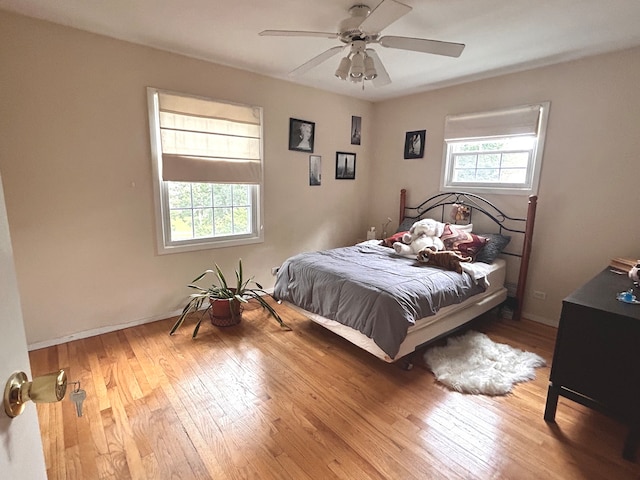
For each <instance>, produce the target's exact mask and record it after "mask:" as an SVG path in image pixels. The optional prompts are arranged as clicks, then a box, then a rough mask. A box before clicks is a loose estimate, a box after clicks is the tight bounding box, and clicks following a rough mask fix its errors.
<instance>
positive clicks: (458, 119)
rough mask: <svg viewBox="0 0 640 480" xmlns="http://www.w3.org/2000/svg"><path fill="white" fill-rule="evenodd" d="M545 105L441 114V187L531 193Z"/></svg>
mask: <svg viewBox="0 0 640 480" xmlns="http://www.w3.org/2000/svg"><path fill="white" fill-rule="evenodd" d="M549 105H550V104H549V102H545V103H541V104H537V105H524V106H520V107H514V108H509V109H503V110H495V111H491V112H482V113H472V114H462V115H449V116H447V118H446V120H445V141H444V143H445V145H444V149H445V152H444V156H445V158H444V162H443V171H442V184H441V187H442V189H443V190H445V191H446V190H465V191H469V192H478V193H487V192H492V193H513V194H526V195H530V194H535V193H537V190H538V181H539V176H540V167H541V164H542V150H543V146H544V136H545V132H546V125H547V118H548V116H549Z"/></svg>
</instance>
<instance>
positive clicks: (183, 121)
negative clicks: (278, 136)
mask: <svg viewBox="0 0 640 480" xmlns="http://www.w3.org/2000/svg"><path fill="white" fill-rule="evenodd" d="M158 106H159V121H160V143H161V149H162V179H163V180H165V181H177V182H213V183H237V184H260V183H261V182H262V159H261V148H262V141H261V131H262V127H261V120H262V112H261V109H260V108H259V107H249V106H242V105H234V104H227V103H220V102H212V101H209V100H206V99H201V98H196V97H187V96H183V95H173V94H170V93H166V92H159V93H158Z"/></svg>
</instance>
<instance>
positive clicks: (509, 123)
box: [444, 105, 543, 141]
mask: <svg viewBox="0 0 640 480" xmlns="http://www.w3.org/2000/svg"><path fill="white" fill-rule="evenodd" d="M542 107H543V106H542V105H523V106H520V107H513V108H508V109H504V110H493V111H491V112H482V113H465V114H461V115H447V117H446V119H445V125H444V139H445V141H457V140H467V139H476V138H490V137H511V136H518V135H537V133H538V126H539V124H540V114H541V112H542Z"/></svg>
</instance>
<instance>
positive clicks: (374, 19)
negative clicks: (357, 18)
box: [360, 0, 412, 34]
mask: <svg viewBox="0 0 640 480" xmlns="http://www.w3.org/2000/svg"><path fill="white" fill-rule="evenodd" d="M411 10H412V8H411V7H410V6H408V5H405V4H404V3H400V2H397V1H396V0H383V1H382V3H380V4H379V5H378V6H377V7H376V8H375V9H374V10H373V11H372V12H371V13H370V14H369V16H367V17H366V18H365V19H364V20H363V21H362V23H361V24H360V30H361V31H363V32H364V33H369V34H377V33H380V32H381V31H382V30H384V29H385V28H387V27H388V26H389V25H391V24H392V23H393V22H395V21H396V20H398V19H399V18H400V17H403V16H405V15H406V14H407V13H409V12H410V11H411Z"/></svg>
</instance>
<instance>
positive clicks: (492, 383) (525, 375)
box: [424, 331, 546, 395]
mask: <svg viewBox="0 0 640 480" xmlns="http://www.w3.org/2000/svg"><path fill="white" fill-rule="evenodd" d="M424 359H425V361H426V362H427V365H428V366H429V368H430V369H431V371H432V372H433V373H434V375H435V376H436V379H437V380H438V381H439V382H441V383H443V384H445V385H446V386H448V387H449V388H451V389H453V390H457V391H458V392H464V393H476V394H477V393H482V394H484V395H505V394H507V393H509V392H510V391H511V389H512V388H513V385H514V384H516V383H519V382H524V381H526V380H533V379H534V378H535V376H536V374H535V369H536V368H537V367H543V366H545V365H546V362H545V361H544V359H543V358H542V357H541V356H539V355H536V354H535V353H531V352H523V351H522V350H519V349H517V348H513V347H511V346H509V345H505V344H503V343H495V342H493V341H492V340H491V339H490V338H489V337H487V336H486V335H485V334H484V333H479V332H474V331H469V332H467V333H465V334H464V335H462V336H459V337H455V338H449V339H448V340H447V345H446V346H443V347H432V348H431V349H429V350H428V351H427V352H426V353H425V354H424Z"/></svg>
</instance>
